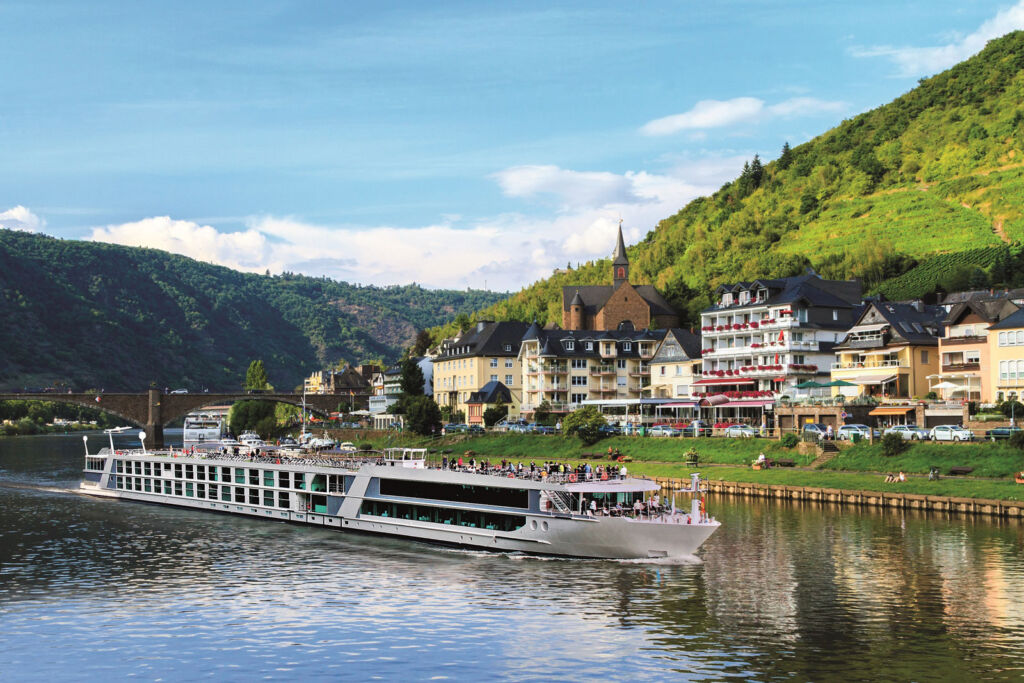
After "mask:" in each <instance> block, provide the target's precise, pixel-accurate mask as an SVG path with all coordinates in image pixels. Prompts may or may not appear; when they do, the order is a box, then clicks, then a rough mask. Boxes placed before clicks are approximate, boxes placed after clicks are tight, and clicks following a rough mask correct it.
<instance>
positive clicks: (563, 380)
mask: <svg viewBox="0 0 1024 683" xmlns="http://www.w3.org/2000/svg"><path fill="white" fill-rule="evenodd" d="M620 328H621V329H619V330H615V331H595V330H563V329H560V328H555V329H549V330H545V329H541V327H540V326H539V325H537V323H534V324H533V325H531V326H530V328H529V329H528V330H527V331H526V333H525V335H524V336H523V340H522V349H521V350H520V353H519V359H520V365H521V368H522V387H523V402H522V409H521V410H522V414H523V415H524V416H529V415H530V414H532V413H533V412H535V411H536V409H537V406H539V405H540V404H541V403H542V402H543V401H547V402H548V404H549V405H550V409H551V411H552V412H556V413H567V412H571V411H573V410H575V409H576V408H578V407H579V406H581V405H582V404H583V403H584V402H590V403H603V404H612V403H616V404H618V405H621V406H627V405H631V404H634V403H635V404H639V403H640V402H641V400H642V393H643V391H644V389H645V388H646V387H647V386H648V385H649V384H650V380H651V369H650V361H651V359H652V358H653V357H654V352H655V351H656V350H657V348H658V346H659V345H660V344H661V341H662V339H663V338H664V336H665V331H664V330H639V331H637V330H634V329H633V328H632V325H630V324H629V323H625V324H623V325H621V326H620Z"/></svg>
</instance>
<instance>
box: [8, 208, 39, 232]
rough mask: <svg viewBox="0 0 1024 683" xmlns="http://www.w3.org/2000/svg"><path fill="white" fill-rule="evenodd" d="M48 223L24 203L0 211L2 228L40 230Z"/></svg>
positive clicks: (27, 230) (25, 230)
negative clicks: (23, 204)
mask: <svg viewBox="0 0 1024 683" xmlns="http://www.w3.org/2000/svg"><path fill="white" fill-rule="evenodd" d="M45 225H46V221H44V220H43V219H42V218H40V217H39V216H37V215H35V214H34V213H32V212H31V211H29V210H28V209H26V208H25V207H24V206H22V205H20V204H19V205H18V206H15V207H13V208H10V209H7V210H6V211H3V212H0V228H7V229H8V230H22V231H24V232H38V231H39V230H40V229H41V228H43V227H44V226H45Z"/></svg>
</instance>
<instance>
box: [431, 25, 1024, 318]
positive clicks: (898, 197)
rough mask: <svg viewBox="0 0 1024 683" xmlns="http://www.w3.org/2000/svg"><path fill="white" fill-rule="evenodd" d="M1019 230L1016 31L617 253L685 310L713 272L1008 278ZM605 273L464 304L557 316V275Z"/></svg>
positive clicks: (924, 283)
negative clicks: (625, 252)
mask: <svg viewBox="0 0 1024 683" xmlns="http://www.w3.org/2000/svg"><path fill="white" fill-rule="evenodd" d="M769 151H770V152H771V155H772V156H774V155H775V154H778V152H776V151H775V150H769ZM1022 241H1024V32H1015V33H1011V34H1008V35H1006V36H1004V37H1002V38H999V39H997V40H993V41H991V42H990V43H989V44H988V46H987V47H986V48H985V49H984V50H983V51H982V52H981V53H979V54H978V55H976V56H975V57H972V58H971V59H969V60H967V61H965V62H963V63H961V64H958V65H957V66H955V67H953V68H951V69H949V70H948V71H945V72H943V73H941V74H938V75H937V76H934V77H932V78H928V79H922V81H921V82H920V84H919V86H918V87H917V88H915V89H913V90H912V91H910V92H908V93H907V94H905V95H903V96H901V97H899V98H897V99H896V100H894V101H893V102H890V103H889V104H886V105H884V106H881V107H878V108H877V109H874V110H872V111H869V112H866V113H864V114H861V115H859V116H857V117H855V118H852V119H849V120H847V121H844V122H843V123H842V124H840V125H839V126H837V127H835V128H833V129H832V130H830V131H828V132H826V133H824V134H822V135H820V136H818V137H816V138H814V139H813V140H811V141H809V142H807V143H804V144H802V145H799V146H798V147H794V148H793V149H791V150H790V149H788V147H787V148H784V149H783V150H782V153H781V154H779V158H777V159H776V160H774V161H772V162H770V163H763V164H762V161H761V160H760V159H758V158H755V159H753V160H752V161H751V162H750V163H749V164H748V165H747V168H745V169H744V171H743V173H742V174H741V175H740V176H739V177H738V178H737V179H736V180H734V181H733V182H730V183H727V184H725V185H724V186H723V187H722V188H721V189H719V190H718V192H716V193H715V194H713V195H712V196H710V197H701V198H699V199H696V200H694V201H692V202H690V203H689V204H688V205H687V206H685V207H684V208H683V209H681V210H680V211H679V212H678V213H677V214H676V215H674V216H670V217H668V218H666V219H664V220H662V221H661V222H660V223H659V224H658V226H657V227H656V228H655V229H654V230H652V231H651V232H650V233H648V234H647V236H646V237H645V238H644V239H643V240H642V241H641V242H640V243H639V244H637V245H634V246H633V247H631V248H630V249H629V250H628V251H629V257H630V259H631V261H632V264H633V268H632V273H633V278H632V279H633V280H634V281H636V282H645V283H653V284H655V285H657V286H658V287H659V288H660V289H661V290H662V291H663V292H664V293H665V295H666V296H667V297H668V298H669V300H670V301H671V302H672V303H673V304H674V305H675V306H676V307H677V308H678V309H679V310H680V312H681V313H683V315H684V318H688V319H689V320H691V321H693V320H696V318H697V314H698V312H699V311H700V310H701V309H703V308H705V307H706V306H707V305H708V304H709V303H710V300H711V298H710V297H711V292H712V291H713V289H714V288H715V287H716V286H718V285H719V284H722V283H727V282H735V281H738V280H744V279H753V278H756V277H780V276H787V275H793V274H796V273H799V272H803V270H804V269H805V268H806V267H807V266H812V267H814V268H815V269H816V270H817V271H818V272H819V273H820V274H822V275H823V276H827V277H841V278H846V277H854V276H857V277H861V278H863V279H864V281H865V285H866V288H867V289H868V291H870V292H875V293H883V292H884V293H886V294H887V295H890V296H900V297H902V296H920V295H923V294H927V293H929V292H932V291H934V290H936V289H937V288H943V289H947V290H948V289H949V288H952V287H958V286H964V285H966V284H968V283H970V284H973V285H976V286H990V285H1001V284H1014V285H1019V284H1022V283H1021V281H1020V279H1021V278H1022V277H1024V262H1022V259H1021V256H1020V251H1021V249H1020V243H1021V242H1022ZM952 254H961V256H959V257H956V258H951V256H950V255H952ZM997 255H998V256H999V258H996V257H997ZM934 259H939V260H937V261H934V263H932V265H931V266H928V265H927V264H928V263H929V262H932V261H933V260H934ZM911 269H914V274H911V273H910V272H908V271H911ZM904 273H907V277H905V278H903V279H902V280H892V282H889V283H887V281H888V280H891V279H892V278H899V277H900V276H902V275H903V274H904ZM610 282H611V280H610V269H609V267H608V262H607V261H600V262H597V263H589V264H586V265H585V266H583V267H581V268H580V269H579V270H577V271H574V272H571V273H568V274H564V275H557V276H555V277H552V278H550V279H547V280H543V281H540V282H537V283H534V284H533V285H530V286H529V287H527V288H526V289H525V290H523V291H522V292H519V293H518V294H516V295H514V296H512V297H511V298H510V299H509V300H507V301H504V302H501V303H499V304H496V305H494V306H492V307H490V308H489V309H487V310H484V311H481V312H480V313H479V314H478V317H480V318H497V319H506V318H510V319H519V320H529V319H531V318H532V317H534V316H536V317H537V318H538V319H539V320H541V321H542V322H560V320H561V314H560V309H559V301H560V296H561V290H560V287H561V285H562V284H570V283H572V284H575V283H581V284H592V283H596V284H610ZM450 330H451V327H450V326H449V327H448V328H446V329H444V330H437V331H436V333H437V334H439V335H440V334H442V333H444V332H449V331H450Z"/></svg>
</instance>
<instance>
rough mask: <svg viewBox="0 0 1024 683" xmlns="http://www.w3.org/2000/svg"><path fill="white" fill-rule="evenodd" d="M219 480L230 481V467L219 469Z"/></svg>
mask: <svg viewBox="0 0 1024 683" xmlns="http://www.w3.org/2000/svg"><path fill="white" fill-rule="evenodd" d="M220 480H221V481H231V468H230V467H221V468H220Z"/></svg>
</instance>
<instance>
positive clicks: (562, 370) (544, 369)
mask: <svg viewBox="0 0 1024 683" xmlns="http://www.w3.org/2000/svg"><path fill="white" fill-rule="evenodd" d="M538 372H540V374H542V375H568V374H569V366H568V365H558V364H550V365H540V366H538Z"/></svg>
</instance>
